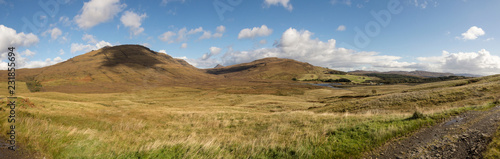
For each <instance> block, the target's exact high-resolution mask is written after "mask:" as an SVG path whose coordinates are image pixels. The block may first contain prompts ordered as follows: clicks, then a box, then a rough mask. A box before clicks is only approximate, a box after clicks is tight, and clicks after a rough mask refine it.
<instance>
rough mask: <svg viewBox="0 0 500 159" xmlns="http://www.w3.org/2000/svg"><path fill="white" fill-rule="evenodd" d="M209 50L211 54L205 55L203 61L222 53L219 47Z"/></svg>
mask: <svg viewBox="0 0 500 159" xmlns="http://www.w3.org/2000/svg"><path fill="white" fill-rule="evenodd" d="M208 50H210V52H209V53H205V54H203V56H202V57H201V60H207V59H208V58H210V57H212V56H215V55H218V54H219V53H220V52H221V51H222V49H221V48H218V47H210V48H209V49H208Z"/></svg>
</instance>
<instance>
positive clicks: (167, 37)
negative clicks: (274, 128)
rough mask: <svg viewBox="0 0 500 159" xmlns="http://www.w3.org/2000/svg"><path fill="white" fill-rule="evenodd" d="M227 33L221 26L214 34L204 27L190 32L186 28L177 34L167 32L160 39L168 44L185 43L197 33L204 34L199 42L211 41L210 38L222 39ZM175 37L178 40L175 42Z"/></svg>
mask: <svg viewBox="0 0 500 159" xmlns="http://www.w3.org/2000/svg"><path fill="white" fill-rule="evenodd" d="M225 31H226V27H224V26H222V25H220V26H218V27H217V28H216V32H215V33H213V34H212V31H209V30H204V29H203V27H198V28H196V29H191V30H189V31H188V29H187V28H186V27H184V28H182V29H180V30H179V31H178V32H177V33H175V32H172V31H167V32H165V33H163V34H162V35H160V36H159V37H158V38H159V39H160V40H162V41H168V43H173V42H184V41H188V40H189V36H190V35H193V34H197V33H201V32H202V33H203V34H202V35H201V36H200V37H199V38H198V40H203V39H210V38H220V37H222V35H223V34H224V32H225ZM174 36H177V38H176V39H175V40H174Z"/></svg>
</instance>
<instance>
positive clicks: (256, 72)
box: [205, 57, 345, 80]
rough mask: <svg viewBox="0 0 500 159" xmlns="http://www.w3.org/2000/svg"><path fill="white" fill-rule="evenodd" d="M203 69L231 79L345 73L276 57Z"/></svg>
mask: <svg viewBox="0 0 500 159" xmlns="http://www.w3.org/2000/svg"><path fill="white" fill-rule="evenodd" d="M205 71H206V72H207V73H209V74H214V75H220V76H224V77H225V78H232V79H272V80H291V79H292V78H298V77H300V76H301V75H303V74H325V73H334V74H345V73H344V72H341V71H336V70H331V69H327V68H323V67H318V66H313V65H311V64H309V63H305V62H299V61H295V60H292V59H282V58H276V57H270V58H264V59H260V60H255V61H253V62H249V63H242V64H236V65H231V66H225V67H218V68H211V69H206V70H205Z"/></svg>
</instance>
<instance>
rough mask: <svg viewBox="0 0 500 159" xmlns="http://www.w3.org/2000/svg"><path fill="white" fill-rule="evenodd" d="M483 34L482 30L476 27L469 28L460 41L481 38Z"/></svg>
mask: <svg viewBox="0 0 500 159" xmlns="http://www.w3.org/2000/svg"><path fill="white" fill-rule="evenodd" d="M484 34H485V32H484V30H483V29H481V28H478V27H477V26H473V27H471V28H469V30H467V31H466V32H465V33H462V39H464V40H475V39H477V38H478V37H479V36H483V35H484Z"/></svg>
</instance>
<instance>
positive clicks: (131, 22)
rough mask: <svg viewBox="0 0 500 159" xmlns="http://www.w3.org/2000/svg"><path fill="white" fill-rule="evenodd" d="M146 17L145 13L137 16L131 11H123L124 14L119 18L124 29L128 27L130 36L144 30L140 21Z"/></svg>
mask: <svg viewBox="0 0 500 159" xmlns="http://www.w3.org/2000/svg"><path fill="white" fill-rule="evenodd" d="M146 17H147V15H146V13H144V14H141V15H139V14H137V13H134V12H132V11H125V13H123V15H122V17H121V18H120V21H121V22H122V24H123V25H124V26H125V27H128V28H129V29H130V33H131V34H133V35H139V34H140V33H142V32H143V31H144V28H143V27H141V25H142V21H143V20H144V19H145V18H146Z"/></svg>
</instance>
